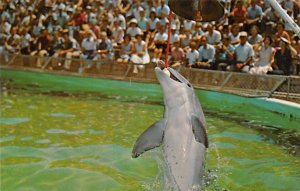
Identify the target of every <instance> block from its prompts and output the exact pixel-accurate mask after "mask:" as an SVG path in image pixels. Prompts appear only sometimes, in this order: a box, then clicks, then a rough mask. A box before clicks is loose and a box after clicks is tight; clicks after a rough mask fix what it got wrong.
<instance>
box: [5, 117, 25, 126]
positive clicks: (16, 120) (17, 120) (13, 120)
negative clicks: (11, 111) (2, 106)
mask: <svg viewBox="0 0 300 191" xmlns="http://www.w3.org/2000/svg"><path fill="white" fill-rule="evenodd" d="M28 121H30V119H29V118H0V124H5V125H14V124H17V123H24V122H28Z"/></svg>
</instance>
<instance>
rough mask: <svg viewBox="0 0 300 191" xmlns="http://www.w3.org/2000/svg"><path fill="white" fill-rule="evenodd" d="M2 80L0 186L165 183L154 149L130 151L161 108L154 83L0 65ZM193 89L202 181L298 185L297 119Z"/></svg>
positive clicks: (219, 186)
mask: <svg viewBox="0 0 300 191" xmlns="http://www.w3.org/2000/svg"><path fill="white" fill-rule="evenodd" d="M1 86H2V91H1V99H0V105H1V109H0V110H1V114H0V125H1V135H0V144H1V150H0V160H1V177H0V178H1V179H0V180H1V185H0V188H1V190H3V191H23V190H24V191H27V190H30V191H33V190H37V191H40V190H58V191H77V190H78V191H79V190H80V191H81V190H83V191H94V190H95V191H99V190H105V191H106V190H109V191H110V190H115V191H119V190H164V189H163V186H164V185H163V184H164V181H163V172H162V171H161V169H162V167H161V161H160V158H159V157H158V156H159V155H160V154H161V150H160V149H156V150H154V151H151V152H146V153H145V154H144V155H142V157H140V158H138V159H131V148H132V145H133V144H134V142H135V140H136V139H137V137H138V136H139V135H140V133H142V132H143V131H144V130H145V129H146V128H147V127H148V126H149V125H151V124H152V123H153V122H155V121H156V120H158V119H160V118H161V117H162V115H163V105H162V102H161V100H162V97H161V96H162V95H161V93H160V89H159V86H158V85H153V84H138V83H129V82H116V81H109V80H98V79H89V78H87V79H86V78H77V77H61V76H56V75H50V74H37V73H28V72H27V73H24V72H12V71H1ZM197 93H198V94H199V97H200V101H201V103H202V104H203V107H204V110H205V113H206V116H207V124H208V128H209V142H210V148H209V149H208V153H207V162H206V169H207V175H206V178H205V179H206V187H205V190H209V191H213V190H234V191H235V190H246V191H247V190H249V191H250V190H287V191H293V190H295V191H296V190H299V182H300V150H299V140H300V139H299V130H297V127H299V121H297V119H296V120H291V119H290V118H287V117H286V116H284V114H278V113H274V112H267V111H265V110H263V109H261V108H259V107H258V106H257V104H256V105H255V104H252V103H251V101H249V102H247V103H243V104H241V103H233V102H229V100H228V99H229V98H228V97H230V96H225V97H224V100H227V101H223V103H222V104H220V103H219V102H220V96H222V97H223V96H224V95H225V94H217V93H213V92H205V91H199V92H197ZM208 95H209V96H208ZM212 95H214V96H212ZM226 98H227V99H226ZM235 98H236V99H238V98H237V97H235V96H231V98H230V99H233V100H236V99H235ZM228 103H230V104H228ZM258 105H259V104H258ZM274 107H275V106H274ZM280 107H281V106H280ZM280 107H279V106H278V107H277V106H276V109H278V108H280ZM246 108H247V109H246ZM285 109H286V108H285ZM293 110H294V109H293V108H291V109H290V110H289V112H292V111H293ZM245 118H247V120H245ZM278 127H279V128H280V129H278Z"/></svg>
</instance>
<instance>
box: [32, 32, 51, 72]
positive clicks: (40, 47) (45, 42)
mask: <svg viewBox="0 0 300 191" xmlns="http://www.w3.org/2000/svg"><path fill="white" fill-rule="evenodd" d="M50 50H51V35H50V34H49V32H48V30H47V29H45V28H44V29H42V31H41V34H40V35H39V37H38V38H37V50H36V51H33V52H31V53H30V55H31V56H35V55H38V59H37V62H36V66H37V67H41V66H42V63H41V57H45V56H49V51H50Z"/></svg>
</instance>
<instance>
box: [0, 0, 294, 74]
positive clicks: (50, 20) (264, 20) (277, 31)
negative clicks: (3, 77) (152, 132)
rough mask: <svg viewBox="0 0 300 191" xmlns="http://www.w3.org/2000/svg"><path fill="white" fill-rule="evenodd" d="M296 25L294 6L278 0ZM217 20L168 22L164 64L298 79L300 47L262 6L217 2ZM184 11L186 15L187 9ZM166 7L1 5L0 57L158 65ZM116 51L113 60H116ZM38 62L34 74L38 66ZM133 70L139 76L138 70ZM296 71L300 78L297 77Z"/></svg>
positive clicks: (21, 1)
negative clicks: (221, 10) (220, 9)
mask: <svg viewBox="0 0 300 191" xmlns="http://www.w3.org/2000/svg"><path fill="white" fill-rule="evenodd" d="M277 1H278V2H279V3H280V4H281V5H282V7H283V8H284V9H285V10H286V12H287V13H288V14H289V15H290V16H291V17H292V18H293V19H294V20H295V22H296V23H298V25H299V24H300V14H299V13H300V12H299V3H298V1H293V0H277ZM220 3H221V4H222V5H223V7H224V8H225V14H224V17H223V18H222V19H220V20H219V21H214V22H209V23H206V22H195V21H189V20H184V19H182V18H179V17H178V16H176V15H175V14H174V15H173V19H172V23H171V25H170V26H171V35H170V45H171V49H170V56H169V59H170V63H171V66H172V67H178V66H185V67H192V68H204V69H211V70H230V71H241V72H249V73H251V74H266V73H276V74H285V75H290V74H291V72H295V73H296V69H295V68H296V65H295V64H293V63H295V62H293V59H292V58H298V56H299V54H300V41H299V38H298V37H297V36H295V35H294V32H293V31H292V30H291V27H290V23H284V21H282V20H281V18H280V16H279V15H278V13H276V12H275V11H274V10H273V8H272V7H271V6H270V5H269V4H268V3H267V2H266V1H263V0H220ZM187 11H188V10H187ZM169 13H170V8H169V7H168V4H167V0H2V1H1V2H0V15H1V20H0V25H1V31H0V32H1V33H0V52H1V53H2V54H7V53H13V54H16V53H21V54H24V55H32V56H38V57H40V58H42V57H45V56H52V57H65V58H68V59H66V61H65V62H64V63H62V65H63V67H64V68H65V69H66V70H68V69H70V66H71V63H72V62H71V60H70V58H79V59H82V60H85V59H87V60H92V62H86V63H89V64H88V65H87V66H86V67H91V63H97V62H99V61H103V60H108V59H114V60H115V61H116V62H117V63H119V64H126V63H128V62H132V63H136V64H147V63H150V62H157V61H158V60H161V59H164V53H165V51H166V48H167V44H166V43H167V38H168V35H167V29H168V24H169V20H168V18H169V17H168V15H169ZM116 52H118V54H116ZM42 64H43V63H42V59H37V63H36V65H37V67H41V66H42ZM138 66H139V67H135V68H134V73H137V72H138V70H139V69H140V68H142V65H138ZM297 72H299V71H297Z"/></svg>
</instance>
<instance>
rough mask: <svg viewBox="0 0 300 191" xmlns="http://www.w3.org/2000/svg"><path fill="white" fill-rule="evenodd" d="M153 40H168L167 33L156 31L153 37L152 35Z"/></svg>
mask: <svg viewBox="0 0 300 191" xmlns="http://www.w3.org/2000/svg"><path fill="white" fill-rule="evenodd" d="M154 40H155V41H157V40H168V34H167V33H162V34H161V33H160V32H158V33H156V34H155V37H154Z"/></svg>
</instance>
